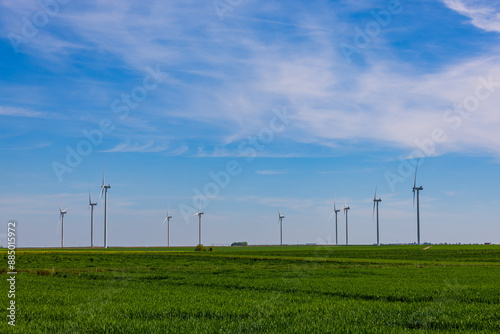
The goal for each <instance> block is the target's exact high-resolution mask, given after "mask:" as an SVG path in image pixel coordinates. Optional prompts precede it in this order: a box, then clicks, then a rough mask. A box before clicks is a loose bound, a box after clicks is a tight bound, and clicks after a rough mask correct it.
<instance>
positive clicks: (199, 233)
mask: <svg viewBox="0 0 500 334" xmlns="http://www.w3.org/2000/svg"><path fill="white" fill-rule="evenodd" d="M200 210H201V199H200V203H199V204H198V212H197V213H195V214H194V215H193V216H198V244H199V245H201V216H202V215H203V214H205V212H201V211H200ZM193 216H191V217H193Z"/></svg>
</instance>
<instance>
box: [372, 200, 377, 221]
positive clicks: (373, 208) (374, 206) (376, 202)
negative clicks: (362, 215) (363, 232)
mask: <svg viewBox="0 0 500 334" xmlns="http://www.w3.org/2000/svg"><path fill="white" fill-rule="evenodd" d="M376 203H377V202H375V201H373V216H372V218H375V204H376Z"/></svg>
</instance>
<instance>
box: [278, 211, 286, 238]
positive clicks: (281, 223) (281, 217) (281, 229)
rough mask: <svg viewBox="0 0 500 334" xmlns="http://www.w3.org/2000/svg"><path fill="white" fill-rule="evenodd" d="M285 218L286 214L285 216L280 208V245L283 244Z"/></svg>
mask: <svg viewBox="0 0 500 334" xmlns="http://www.w3.org/2000/svg"><path fill="white" fill-rule="evenodd" d="M283 218H285V216H283V215H282V214H281V212H280V210H279V209H278V220H279V222H280V245H281V246H283Z"/></svg>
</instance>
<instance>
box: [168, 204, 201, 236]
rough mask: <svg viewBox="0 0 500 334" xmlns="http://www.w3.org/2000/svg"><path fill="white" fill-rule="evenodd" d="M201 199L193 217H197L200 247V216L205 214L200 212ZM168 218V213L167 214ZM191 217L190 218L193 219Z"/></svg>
mask: <svg viewBox="0 0 500 334" xmlns="http://www.w3.org/2000/svg"><path fill="white" fill-rule="evenodd" d="M200 210H201V199H200V203H199V204H198V212H197V213H195V214H194V215H193V216H198V244H199V245H201V215H203V214H204V213H205V212H201V211H200ZM167 216H168V213H167ZM193 216H191V217H193Z"/></svg>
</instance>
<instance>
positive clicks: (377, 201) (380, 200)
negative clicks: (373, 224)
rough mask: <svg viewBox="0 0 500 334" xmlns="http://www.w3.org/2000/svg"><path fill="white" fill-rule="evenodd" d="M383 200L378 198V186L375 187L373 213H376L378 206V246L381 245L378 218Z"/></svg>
mask: <svg viewBox="0 0 500 334" xmlns="http://www.w3.org/2000/svg"><path fill="white" fill-rule="evenodd" d="M380 202H382V199H381V198H377V187H375V195H374V196H373V215H375V207H377V246H380V230H379V220H378V204H379V203H380Z"/></svg>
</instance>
